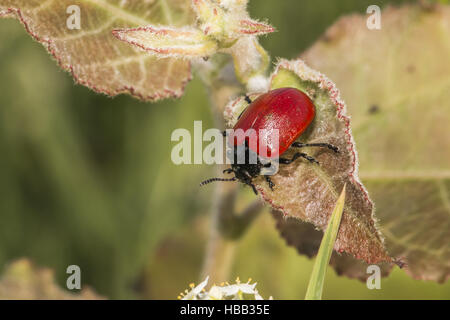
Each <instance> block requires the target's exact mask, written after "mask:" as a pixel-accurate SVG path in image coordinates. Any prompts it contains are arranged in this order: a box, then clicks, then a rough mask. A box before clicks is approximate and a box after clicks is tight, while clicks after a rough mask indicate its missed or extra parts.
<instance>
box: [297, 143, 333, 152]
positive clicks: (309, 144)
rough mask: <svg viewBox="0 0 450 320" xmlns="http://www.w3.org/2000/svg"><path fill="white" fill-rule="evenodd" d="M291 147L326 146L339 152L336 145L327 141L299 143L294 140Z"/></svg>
mask: <svg viewBox="0 0 450 320" xmlns="http://www.w3.org/2000/svg"><path fill="white" fill-rule="evenodd" d="M291 146H292V147H295V148H304V147H320V148H328V149H330V150H333V151H334V152H336V153H339V148H338V147H336V146H333V145H332V144H329V143H301V142H294V143H293V144H292V145H291Z"/></svg>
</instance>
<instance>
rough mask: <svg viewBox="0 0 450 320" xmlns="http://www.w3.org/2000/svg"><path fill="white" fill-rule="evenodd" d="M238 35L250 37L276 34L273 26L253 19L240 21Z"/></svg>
mask: <svg viewBox="0 0 450 320" xmlns="http://www.w3.org/2000/svg"><path fill="white" fill-rule="evenodd" d="M239 27H240V28H239V29H238V30H237V32H238V33H242V34H248V35H263V34H268V33H272V32H275V28H274V27H272V26H271V25H269V24H267V23H263V22H259V21H255V20H252V19H245V20H241V21H239Z"/></svg>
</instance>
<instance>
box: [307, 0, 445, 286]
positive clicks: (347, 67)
mask: <svg viewBox="0 0 450 320" xmlns="http://www.w3.org/2000/svg"><path fill="white" fill-rule="evenodd" d="M366 19H367V16H360V15H353V16H349V17H345V18H343V19H341V20H340V21H338V22H337V23H336V24H335V25H334V26H332V27H331V28H330V29H329V30H328V31H327V33H326V35H325V37H324V38H323V39H322V41H319V42H317V43H316V44H315V45H314V46H313V47H312V48H311V49H309V50H308V51H307V52H306V53H305V54H304V55H303V58H304V59H305V60H306V61H308V63H309V64H311V65H312V66H313V67H314V68H317V69H318V70H321V71H323V72H325V73H326V74H327V75H328V76H330V77H332V78H333V80H334V81H336V84H337V85H338V86H339V87H340V88H341V90H342V93H343V96H344V98H345V100H346V101H347V102H348V106H349V111H350V113H351V115H352V123H353V133H354V137H355V140H356V142H357V145H358V152H359V155H360V164H361V170H360V176H361V178H362V180H363V182H364V184H365V185H366V186H367V188H368V190H369V191H370V194H371V196H372V198H373V199H374V200H375V203H376V206H377V215H378V217H379V219H380V228H381V231H382V232H383V234H384V235H385V236H386V245H387V248H388V250H389V252H390V253H391V254H392V255H393V256H395V257H400V258H404V259H405V260H406V263H407V268H406V271H407V272H408V273H409V274H411V275H412V276H413V277H414V278H417V279H424V280H434V281H439V282H444V281H446V280H447V279H449V277H450V228H449V226H450V205H449V204H450V133H449V127H448V124H449V123H450V103H449V101H450V81H449V80H450V78H449V75H450V59H449V57H450V25H449V23H448V21H450V7H449V6H448V5H447V6H444V5H434V6H432V7H428V8H423V7H420V6H412V5H411V6H404V7H401V8H387V9H385V10H384V11H383V13H382V17H381V22H382V25H381V30H376V31H370V30H368V29H367V28H366V27H365V24H366Z"/></svg>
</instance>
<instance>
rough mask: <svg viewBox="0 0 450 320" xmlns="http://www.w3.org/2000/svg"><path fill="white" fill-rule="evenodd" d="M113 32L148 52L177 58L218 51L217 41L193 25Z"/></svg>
mask: <svg viewBox="0 0 450 320" xmlns="http://www.w3.org/2000/svg"><path fill="white" fill-rule="evenodd" d="M113 34H114V36H115V37H116V38H118V39H119V40H122V41H125V42H127V43H129V44H131V45H134V46H137V47H139V48H141V49H143V50H145V51H147V52H148V53H153V54H159V55H163V56H167V57H168V56H172V57H177V58H188V57H189V58H195V57H208V56H210V55H212V54H214V53H215V52H216V51H217V43H216V41H214V40H211V39H210V38H208V37H207V36H205V35H204V34H203V32H201V31H200V30H198V29H195V28H192V27H184V28H178V29H174V28H170V27H153V26H147V27H139V28H134V29H117V30H113Z"/></svg>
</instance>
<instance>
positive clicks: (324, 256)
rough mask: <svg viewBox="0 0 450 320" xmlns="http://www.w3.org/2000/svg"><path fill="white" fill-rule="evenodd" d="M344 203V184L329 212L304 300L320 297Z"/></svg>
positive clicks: (318, 298) (319, 298)
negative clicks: (331, 210)
mask: <svg viewBox="0 0 450 320" xmlns="http://www.w3.org/2000/svg"><path fill="white" fill-rule="evenodd" d="M344 203H345V185H344V188H343V189H342V192H341V195H340V196H339V199H338V201H337V202H336V206H335V207H334V210H333V213H332V214H331V217H330V221H329V222H328V227H327V230H326V231H325V233H324V235H323V238H322V243H321V244H320V248H319V253H318V254H317V258H316V262H315V263H314V267H313V271H312V273H311V278H310V279H309V284H308V289H307V291H306V297H305V300H321V299H322V290H323V284H324V282H325V275H326V273H327V266H328V263H329V262H330V258H331V254H332V253H333V247H334V242H335V241H336V237H337V234H338V231H339V226H340V224H341V218H342V213H343V212H344Z"/></svg>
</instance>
